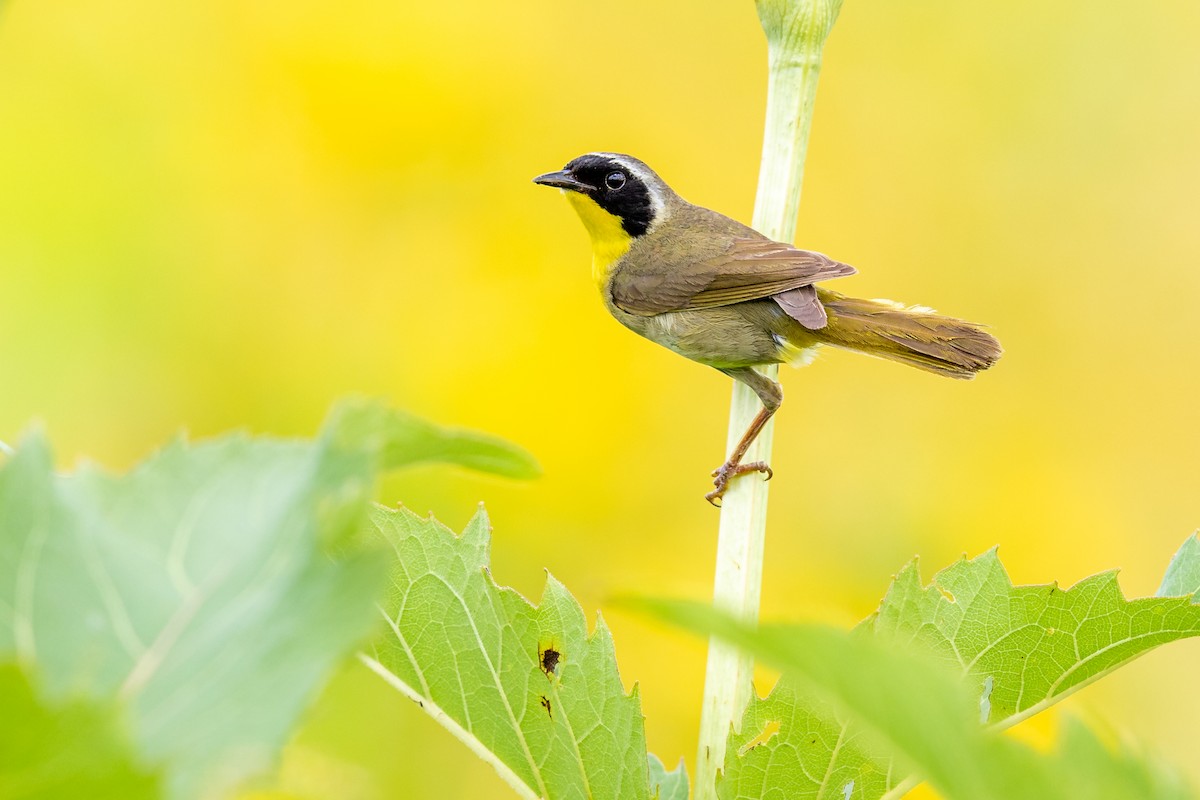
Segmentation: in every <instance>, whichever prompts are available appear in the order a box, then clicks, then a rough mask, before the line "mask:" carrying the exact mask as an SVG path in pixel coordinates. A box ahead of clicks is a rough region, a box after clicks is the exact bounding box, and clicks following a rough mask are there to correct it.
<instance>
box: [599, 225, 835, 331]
mask: <svg viewBox="0 0 1200 800" xmlns="http://www.w3.org/2000/svg"><path fill="white" fill-rule="evenodd" d="M748 232H749V231H748ZM719 245H720V247H719V248H713V249H709V250H707V252H695V250H693V248H690V247H685V248H683V249H682V251H681V250H680V249H679V248H670V247H661V248H659V247H656V248H648V249H647V251H646V252H643V253H640V254H639V257H638V265H637V267H636V268H635V267H632V266H622V267H621V268H620V269H619V270H618V271H617V273H616V274H615V275H614V276H613V281H612V283H611V287H610V291H611V292H612V300H613V303H614V304H615V305H616V306H617V307H618V308H620V309H622V310H624V311H626V312H628V313H630V314H636V315H638V316H653V315H655V314H663V313H666V312H668V311H683V310H687V309H698V308H714V307H716V306H728V305H733V304H734V303H744V302H746V301H747V300H760V299H763V298H767V297H772V296H773V295H778V294H783V293H784V292H789V291H792V290H793V289H798V288H800V287H803V286H811V285H812V284H814V283H816V282H817V281H823V280H828V279H830V278H839V277H842V276H844V275H852V274H854V272H855V270H854V268H853V267H851V266H849V265H848V264H842V263H839V262H837V261H834V260H833V259H831V258H828V257H827V256H824V255H822V254H821V253H814V252H810V251H808V250H797V249H796V248H794V247H791V246H790V245H786V244H782V243H780V242H775V241H772V240H771V239H767V238H765V237H758V236H754V235H751V236H735V237H729V238H724V239H723V240H721V241H720V242H719ZM714 249H715V252H714Z"/></svg>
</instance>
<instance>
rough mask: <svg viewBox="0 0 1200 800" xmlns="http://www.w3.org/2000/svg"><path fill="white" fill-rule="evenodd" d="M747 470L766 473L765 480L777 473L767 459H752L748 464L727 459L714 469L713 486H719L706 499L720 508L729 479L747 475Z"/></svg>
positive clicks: (705, 496)
mask: <svg viewBox="0 0 1200 800" xmlns="http://www.w3.org/2000/svg"><path fill="white" fill-rule="evenodd" d="M747 472H762V473H765V474H766V476H767V477H765V478H763V480H766V481H769V480H771V477H772V476H773V475H774V474H775V473H774V472H772V471H771V468H770V467H769V466H767V462H765V461H751V462H750V463H748V464H731V463H729V462H728V461H726V462H725V463H724V464H722V465H721V466H720V467H718V468H717V469H715V470H713V473H712V475H713V486H715V487H717V488H715V489H713V490H712V491H711V492H709V493H708V494H706V495H704V499H705V500H707V501H708V502H710V503H712V504H713V505H714V506H716V507H717V508H720V507H721V503H720V502H718V501H720V500H721V498H722V497H724V496H725V490H726V489H728V488H729V481H731V480H733V479H734V478H736V477H737V476H738V475H745V474H746V473H747Z"/></svg>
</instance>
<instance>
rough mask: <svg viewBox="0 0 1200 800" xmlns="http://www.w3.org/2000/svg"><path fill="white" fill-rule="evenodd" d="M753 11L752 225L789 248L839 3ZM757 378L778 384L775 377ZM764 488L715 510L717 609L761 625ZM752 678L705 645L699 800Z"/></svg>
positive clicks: (750, 400) (753, 401)
mask: <svg viewBox="0 0 1200 800" xmlns="http://www.w3.org/2000/svg"><path fill="white" fill-rule="evenodd" d="M757 6H758V14H759V19H760V20H761V22H762V26H763V31H764V32H765V33H766V35H767V46H768V64H769V77H768V83H767V114H766V126H765V131H764V134H763V155H762V164H761V168H760V171H759V179H758V195H757V197H756V199H755V203H754V219H753V225H754V227H755V228H756V229H757V230H758V231H760V232H761V233H763V234H765V235H766V236H769V237H771V238H772V239H776V240H780V241H791V240H792V239H793V237H794V236H795V232H796V216H797V214H798V212H799V208H800V185H801V182H802V180H803V177H804V155H805V152H806V150H807V148H808V132H809V129H810V127H811V125H812V111H813V103H814V101H815V99H816V92H817V77H818V76H819V74H820V71H821V51H822V48H823V47H824V44H825V39H826V38H827V37H828V35H829V31H830V29H832V27H833V23H834V20H836V19H837V13H838V10H839V9H840V7H841V0H759V2H758V3H757ZM761 371H762V372H763V374H765V375H766V376H767V377H769V378H771V379H772V380H775V379H776V377H777V376H778V374H779V367H778V366H775V365H772V366H768V367H764V368H762V370H761ZM758 410H759V401H758V398H757V396H755V394H754V392H752V391H751V390H750V389H749V388H748V387H746V386H744V385H742V384H741V383H735V384H734V387H733V400H732V403H731V408H730V413H729V435H728V439H727V443H726V452H729V451H731V450H732V449H733V447H734V446H735V445H736V444H737V442H738V440H739V439H740V438H741V436H742V433H743V432H744V431H745V430H746V428H747V426H748V425H749V424H750V421H751V419H753V417H754V415H755V414H757V413H758ZM774 429H775V425H774V422H773V421H772V422H768V423H767V425H766V427H764V428H763V430H762V432H761V433H760V434H759V435H758V438H757V439H756V440H755V442H754V444H753V445H752V446H751V447H750V450H749V451H748V452H747V453H746V457H745V461H769V460H770V458H771V439H772V435H773V433H774ZM768 486H769V484H767V483H766V482H765V481H762V480H759V479H757V477H756V476H754V475H749V476H746V477H743V478H740V479H735V480H734V481H733V483H732V484H731V485H730V488H729V491H728V493H726V495H725V497H724V500H723V504H722V506H721V521H720V528H719V531H718V534H717V563H716V575H715V579H714V586H713V604H714V605H715V606H716V607H718V608H720V609H722V610H724V611H727V612H729V613H731V614H733V615H734V616H735V617H737V618H739V619H743V620H746V621H748V622H755V621H757V619H758V607H759V599H760V594H761V587H762V565H763V552H764V542H765V539H766V527H767V489H768ZM753 671H754V659H753V658H751V657H750V656H748V655H745V654H744V653H742V652H740V651H739V650H738V649H737V648H735V647H732V646H731V645H728V644H726V643H725V642H723V641H721V640H719V639H716V638H713V639H711V640H710V641H709V648H708V666H707V669H706V672H705V680H704V706H703V708H702V710H701V717H700V741H699V746H698V748H697V754H696V795H695V797H696V800H715V798H716V796H717V794H716V778H717V773H718V771H719V770H720V769H721V767H722V765H723V764H724V763H725V744H726V741H727V739H728V736H729V731H730V727H731V726H732V727H733V728H735V729H736V728H738V727H739V726H740V725H741V720H742V714H743V713H744V712H745V709H746V705H747V704H748V703H749V701H750V692H751V691H753V686H752V684H751V678H752V675H753Z"/></svg>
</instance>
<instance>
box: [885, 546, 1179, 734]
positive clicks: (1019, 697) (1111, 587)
mask: <svg viewBox="0 0 1200 800" xmlns="http://www.w3.org/2000/svg"><path fill="white" fill-rule="evenodd" d="M866 625H867V626H869V627H872V628H873V629H874V631H875V633H876V635H877V636H883V637H885V638H887V639H893V638H894V639H897V640H910V639H911V640H913V641H914V642H916V643H918V644H919V645H920V646H921V647H922V648H924V649H927V650H929V651H930V652H933V653H936V654H938V655H939V656H940V657H941V658H943V659H945V660H946V662H947V663H948V664H950V665H952V666H954V667H957V668H958V669H960V670H961V671H962V672H963V673H965V674H966V675H967V676H968V682H969V683H970V685H971V686H973V687H975V688H976V689H977V690H978V691H979V692H980V696H981V697H982V696H983V695H984V694H985V693H986V694H987V702H986V703H985V704H984V705H983V707H982V710H981V715H983V714H984V712H985V711H986V712H987V713H986V716H981V719H982V720H983V721H985V722H992V723H1004V724H1012V723H1013V722H1015V721H1018V720H1020V719H1024V718H1025V717H1028V716H1030V715H1032V714H1034V713H1036V712H1038V711H1040V710H1042V709H1044V708H1046V707H1047V706H1049V705H1052V704H1053V703H1055V702H1057V701H1058V700H1061V699H1062V698H1063V697H1065V696H1066V695H1068V694H1071V693H1072V692H1074V691H1076V690H1078V689H1080V688H1082V687H1083V686H1086V685H1087V684H1089V683H1091V682H1092V681H1094V680H1096V679H1097V678H1099V677H1101V676H1103V675H1106V674H1108V673H1109V672H1111V671H1112V670H1114V669H1116V668H1117V667H1119V666H1121V665H1122V664H1124V663H1126V662H1128V661H1130V660H1132V659H1134V658H1137V657H1138V656H1140V655H1142V654H1143V653H1145V652H1147V651H1148V650H1151V649H1153V648H1155V647H1157V646H1158V645H1160V644H1166V643H1167V642H1172V641H1175V640H1176V639H1183V638H1186V637H1189V636H1196V635H1197V634H1200V607H1198V606H1193V605H1191V604H1190V603H1189V601H1188V599H1187V598H1154V597H1148V598H1141V599H1137V600H1132V601H1130V600H1126V599H1125V598H1124V597H1123V596H1122V594H1121V590H1120V587H1118V585H1117V574H1116V572H1102V573H1100V574H1099V575H1093V576H1092V577H1090V578H1085V579H1083V580H1082V581H1080V582H1079V583H1077V584H1076V585H1075V586H1073V587H1071V588H1070V589H1060V588H1059V587H1058V585H1057V584H1050V585H1048V586H1015V587H1014V586H1013V585H1012V582H1011V581H1010V580H1009V578H1008V574H1007V573H1006V572H1005V571H1004V567H1003V566H1002V565H1001V564H1000V559H999V558H997V556H996V553H995V551H994V550H993V551H990V552H988V553H984V554H983V555H981V556H979V557H978V558H975V559H973V560H970V561H968V560H966V559H963V560H961V561H959V562H958V563H956V564H953V565H951V566H949V567H947V568H946V569H944V570H942V571H941V572H939V573H938V574H937V575H935V576H934V578H933V584H932V585H930V586H928V587H922V586H921V578H920V573H919V572H918V568H917V565H916V563H915V562H913V563H910V564H909V565H908V566H906V567H905V568H904V569H902V570H901V571H900V574H899V575H897V576H896V579H895V581H894V582H893V583H892V587H891V589H890V590H889V591H888V594H887V596H886V597H885V598H884V600H883V604H882V605H881V606H880V607H879V611H878V612H876V614H875V616H874V617H873V618H872V619H869V620H868V621H867V622H866ZM989 686H990V692H987V687H989Z"/></svg>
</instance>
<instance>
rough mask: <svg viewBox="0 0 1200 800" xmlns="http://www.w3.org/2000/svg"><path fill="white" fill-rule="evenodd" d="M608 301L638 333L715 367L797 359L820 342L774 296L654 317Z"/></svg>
mask: <svg viewBox="0 0 1200 800" xmlns="http://www.w3.org/2000/svg"><path fill="white" fill-rule="evenodd" d="M606 305H608V309H609V311H610V312H611V313H612V315H613V316H614V317H616V319H617V321H618V322H620V323H621V324H622V325H624V326H625V327H627V328H629V329H630V330H632V331H634V332H635V333H638V334H640V335H642V336H644V337H646V338H647V339H649V340H650V341H652V342H657V343H658V344H661V345H662V346H663V347H666V348H667V349H669V350H673V351H674V352H676V353H678V354H679V355H681V356H685V357H686V358H690V359H692V360H693V361H699V362H700V363H701V364H707V365H708V366H711V367H718V368H734V367H747V366H754V365H758V364H775V363H781V362H791V361H795V360H796V359H797V358H800V357H802V353H803V351H804V350H806V349H807V348H809V347H810V346H815V345H816V344H817V340H816V338H815V337H813V336H812V335H811V334H810V333H809V332H808V331H806V330H805V329H804V328H803V327H802V326H800V325H799V324H798V323H796V322H795V321H794V320H792V319H791V318H790V317H788V316H787V315H786V314H785V313H784V312H783V311H782V309H780V308H779V306H778V305H776V304H775V303H774V302H772V301H769V300H768V301H752V302H749V303H738V304H737V305H732V306H721V307H718V308H705V309H694V310H690V311H670V312H667V313H665V314H658V315H656V316H652V317H642V316H636V315H634V314H628V313H626V312H624V311H622V310H621V309H619V308H616V307H615V306H613V305H612V304H611V303H607V304H606ZM798 340H799V341H798ZM809 340H811V341H809Z"/></svg>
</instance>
